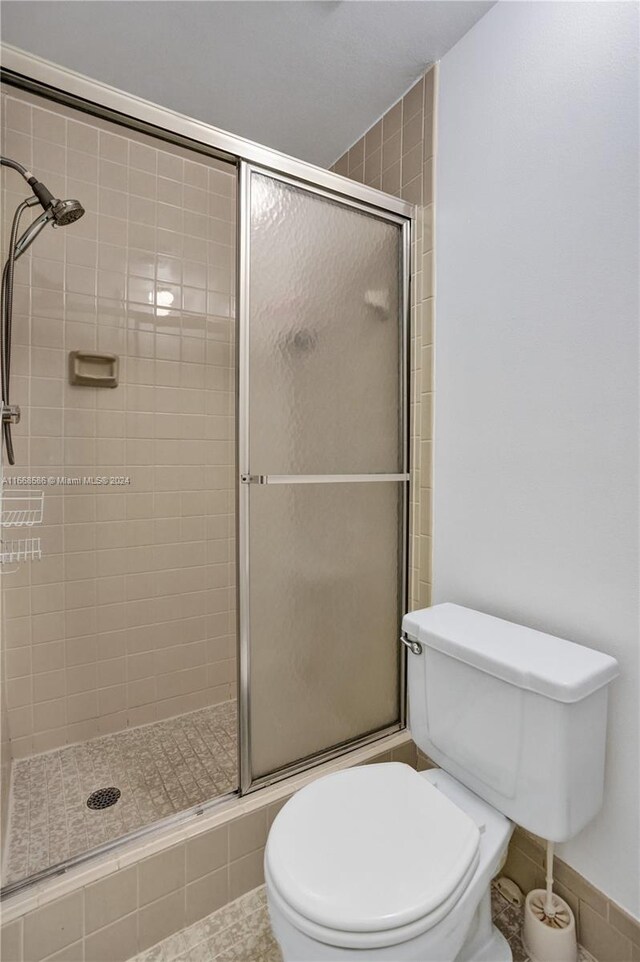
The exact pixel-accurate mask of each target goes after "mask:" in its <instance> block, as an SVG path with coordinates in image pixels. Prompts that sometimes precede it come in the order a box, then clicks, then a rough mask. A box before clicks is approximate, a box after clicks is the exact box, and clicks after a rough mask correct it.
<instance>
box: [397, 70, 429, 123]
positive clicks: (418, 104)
mask: <svg viewBox="0 0 640 962" xmlns="http://www.w3.org/2000/svg"><path fill="white" fill-rule="evenodd" d="M423 102H424V77H421V78H420V80H418V82H417V83H415V84H414V85H413V87H412V88H411V90H410V91H409V92H408V93H406V94H405V95H404V97H403V98H402V113H403V118H404V122H405V123H406V122H407V121H408V120H410V119H411V118H412V117H413V116H415V114H417V113H418V112H422V109H423Z"/></svg>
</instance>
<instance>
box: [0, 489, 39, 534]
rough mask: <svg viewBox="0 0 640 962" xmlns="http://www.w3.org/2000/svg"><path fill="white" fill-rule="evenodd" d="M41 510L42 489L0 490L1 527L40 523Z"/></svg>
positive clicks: (28, 525) (18, 526) (26, 525)
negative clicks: (25, 490) (24, 490)
mask: <svg viewBox="0 0 640 962" xmlns="http://www.w3.org/2000/svg"><path fill="white" fill-rule="evenodd" d="M43 510H44V491H29V492H23V491H2V492H0V526H1V527H3V528H22V527H31V526H32V525H34V524H42V515H43Z"/></svg>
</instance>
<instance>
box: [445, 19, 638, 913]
mask: <svg viewBox="0 0 640 962" xmlns="http://www.w3.org/2000/svg"><path fill="white" fill-rule="evenodd" d="M637 44H638V7H637V6H636V5H635V4H632V3H531V2H524V3H505V2H502V3H499V4H498V5H497V6H496V7H494V8H493V9H492V10H491V11H490V12H489V13H488V14H487V15H486V16H485V17H484V18H483V19H482V20H481V21H480V22H479V23H478V24H476V26H475V27H473V28H472V30H471V31H470V32H469V33H468V34H467V35H466V36H465V37H464V38H463V39H462V40H461V41H460V42H459V43H458V44H457V46H456V47H454V48H453V49H452V50H451V51H450V52H449V53H448V54H447V55H446V56H445V57H444V59H443V60H442V62H441V66H440V90H439V102H438V110H439V121H438V126H439V134H438V136H439V143H438V160H437V200H436V210H437V237H436V253H437V301H436V304H437V321H436V388H435V390H436V394H435V397H436V422H435V438H436V440H435V510H434V518H435V532H434V600H435V602H440V601H445V600H449V601H456V602H459V603H461V604H466V605H469V606H472V607H477V608H479V609H481V610H484V611H488V612H490V613H492V614H496V615H499V616H502V617H506V618H509V619H511V620H515V621H520V622H523V623H524V624H528V625H532V626H534V627H538V628H541V629H544V630H546V631H549V632H551V633H554V634H557V635H561V636H565V637H567V638H570V639H573V640H575V641H578V642H581V643H583V644H586V645H590V646H592V647H594V648H599V649H601V650H603V651H607V652H609V653H611V654H613V655H614V656H615V657H616V658H618V659H619V662H620V666H621V669H622V676H621V678H620V679H619V680H618V681H616V682H615V683H614V686H613V691H612V700H611V710H610V722H609V725H610V728H609V746H608V762H607V774H606V779H607V787H606V799H605V804H604V808H603V810H602V812H601V813H600V815H599V816H598V817H597V818H596V819H595V820H594V822H593V823H592V824H591V825H590V826H588V827H587V829H585V830H584V831H583V832H582V833H581V834H580V835H579V836H578V837H577V838H576V839H575V840H573V841H571V842H570V843H568V844H567V845H566V846H563V847H562V851H561V855H562V857H563V858H565V859H566V860H567V861H568V862H569V863H570V864H571V865H573V867H574V868H575V869H576V870H577V871H579V872H580V873H582V874H583V875H585V876H586V877H587V878H588V879H589V880H590V881H591V882H592V883H593V884H595V885H596V886H598V887H599V888H600V889H602V890H603V891H604V892H605V893H606V894H607V895H609V896H610V897H611V898H613V899H614V900H616V901H617V902H619V903H620V904H622V905H623V906H625V907H626V908H627V909H628V910H629V911H631V912H632V913H634V914H636V915H640V894H639V885H640V881H639V880H640V871H639V862H640V847H639V838H638V834H639V833H638V828H639V824H638V823H639V820H640V815H639V811H640V806H639V803H638V784H639V772H638V751H639V749H638V714H639V709H638V704H639V694H638V609H637V602H638V578H639V575H638V559H637V550H638V479H637V470H638V396H637V382H638V378H637V374H638V286H637V276H636V275H637V265H638V170H637V163H638V161H637V157H638V153H637V152H638V64H637V56H638V54H637Z"/></svg>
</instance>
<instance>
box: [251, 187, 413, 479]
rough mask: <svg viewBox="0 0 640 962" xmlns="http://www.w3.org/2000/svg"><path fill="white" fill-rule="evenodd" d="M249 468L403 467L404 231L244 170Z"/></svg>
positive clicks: (333, 470) (342, 470)
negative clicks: (247, 183) (247, 190)
mask: <svg viewBox="0 0 640 962" xmlns="http://www.w3.org/2000/svg"><path fill="white" fill-rule="evenodd" d="M250 217H251V219H250V251H251V253H250V307H249V315H250V316H249V380H250V384H251V399H250V403H249V422H250V425H249V427H250V439H251V470H252V471H256V472H259V473H261V474H268V473H273V474H321V473H322V474H349V473H371V472H376V473H378V472H386V473H393V472H396V471H399V470H402V443H401V438H400V427H399V425H400V418H399V405H400V403H401V398H400V379H399V368H400V344H401V324H400V323H399V310H400V298H401V283H400V265H401V249H402V248H401V229H400V227H399V226H398V225H397V224H395V223H390V222H388V221H384V220H381V219H379V218H378V217H374V216H371V215H369V214H366V213H363V212H360V211H358V210H355V209H353V208H349V207H346V206H343V205H341V204H339V203H336V202H334V201H332V200H328V199H327V198H324V197H321V196H318V195H315V194H313V193H310V192H309V191H305V190H303V189H300V188H298V187H294V186H291V185H289V184H286V183H281V182H279V181H276V180H273V179H272V178H270V177H266V176H262V175H261V174H257V173H255V172H254V173H253V174H252V179H251V215H250Z"/></svg>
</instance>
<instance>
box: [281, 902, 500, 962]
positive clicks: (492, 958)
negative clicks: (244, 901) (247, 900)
mask: <svg viewBox="0 0 640 962" xmlns="http://www.w3.org/2000/svg"><path fill="white" fill-rule="evenodd" d="M267 903H268V906H269V915H270V917H271V927H272V929H273V934H274V935H275V937H276V940H277V942H278V944H279V945H280V949H281V951H282V957H283V959H284V962H362V960H365V959H366V962H374V960H375V962H444V959H445V957H446V960H447V962H513V955H512V954H511V946H510V945H509V943H508V942H507V940H506V939H505V937H504V936H503V935H502V933H501V932H500V931H499V930H498V929H497V928H496V927H495V925H493V923H492V921H491V908H490V893H489V891H487V892H486V893H485V894H484V896H483V898H482V899H481V901H480V904H479V905H478V907H477V908H476V911H475V913H474V915H473V918H472V920H471V924H470V925H469V927H468V930H467V936H466V939H465V941H464V944H463V945H462V947H461V948H460V950H459V951H458V953H457V955H453V954H451V955H449V953H448V952H447V950H446V948H445V947H444V946H445V945H446V944H447V943H449V945H450V944H451V943H450V942H449V940H448V939H447V938H446V937H445V941H444V943H443V942H442V941H441V940H439V939H438V940H436V942H435V944H434V942H433V941H432V939H431V937H430V933H429V932H426V933H424V934H423V935H421V936H418V937H417V938H415V939H410V940H409V941H407V942H403V943H401V944H399V945H389V946H386V947H380V948H375V949H353V948H344V947H342V946H337V945H326V944H324V943H322V942H318V941H316V940H315V939H312V938H309V936H307V935H305V934H304V933H303V932H301V931H300V930H299V929H296V928H294V927H293V926H292V925H291V923H290V922H289V920H288V919H287V918H286V917H285V916H284V915H283V914H282V912H281V911H280V908H279V906H278V905H277V904H276V902H274V900H273V898H269V890H268V889H267ZM467 918H468V917H467ZM460 921H462V920H460ZM467 924H468V922H467ZM431 932H433V930H431ZM458 945H460V942H459V941H458Z"/></svg>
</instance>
